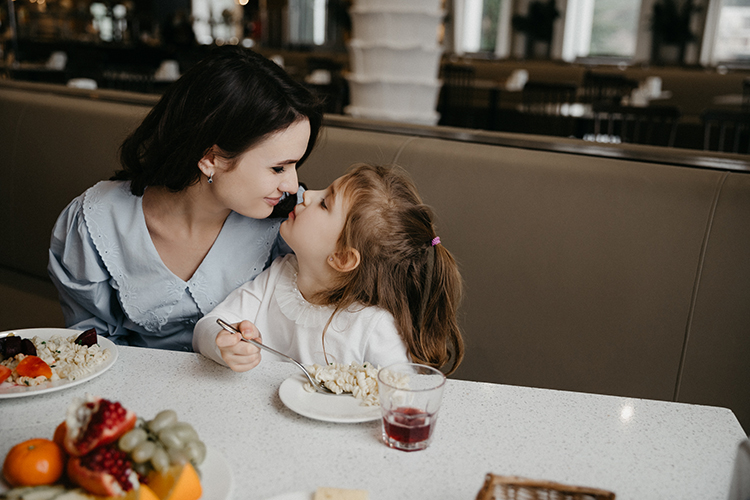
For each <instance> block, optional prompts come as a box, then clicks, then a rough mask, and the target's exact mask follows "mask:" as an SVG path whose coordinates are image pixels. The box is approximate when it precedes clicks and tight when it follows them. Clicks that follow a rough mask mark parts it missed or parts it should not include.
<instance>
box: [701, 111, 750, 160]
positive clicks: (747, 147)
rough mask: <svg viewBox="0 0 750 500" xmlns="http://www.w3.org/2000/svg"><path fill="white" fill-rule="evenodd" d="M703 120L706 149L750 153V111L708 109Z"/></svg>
mask: <svg viewBox="0 0 750 500" xmlns="http://www.w3.org/2000/svg"><path fill="white" fill-rule="evenodd" d="M701 121H702V122H703V149H704V150H714V151H723V152H727V153H740V154H750V111H734V110H728V109H707V110H705V111H704V112H703V113H702V114H701ZM714 131H715V132H714Z"/></svg>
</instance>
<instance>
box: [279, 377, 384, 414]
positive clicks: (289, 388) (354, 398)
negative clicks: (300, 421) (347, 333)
mask: <svg viewBox="0 0 750 500" xmlns="http://www.w3.org/2000/svg"><path fill="white" fill-rule="evenodd" d="M308 370H309V371H310V374H311V375H312V376H313V378H314V379H315V380H317V381H319V382H321V383H323V384H325V385H326V386H327V387H328V388H329V389H331V390H333V391H335V392H341V393H342V394H323V393H319V392H313V391H312V388H311V387H309V384H310V383H309V382H308V381H307V379H306V378H305V376H304V374H295V375H293V376H291V377H289V378H287V379H286V380H284V382H282V383H281V386H280V387H279V397H280V398H281V401H282V402H283V403H284V405H286V407H287V408H289V409H290V410H292V411H294V412H295V413H298V414H300V415H302V416H304V417H308V418H312V419H315V420H322V421H325V422H336V423H359V422H370V421H372V420H378V419H379V418H381V417H380V406H379V404H378V400H377V395H378V392H377V387H378V386H377V378H376V377H377V369H375V368H374V367H372V366H371V365H370V366H368V365H367V364H364V365H358V364H356V363H352V364H351V365H342V364H335V363H334V364H331V365H329V366H322V367H321V366H319V365H313V366H312V367H308Z"/></svg>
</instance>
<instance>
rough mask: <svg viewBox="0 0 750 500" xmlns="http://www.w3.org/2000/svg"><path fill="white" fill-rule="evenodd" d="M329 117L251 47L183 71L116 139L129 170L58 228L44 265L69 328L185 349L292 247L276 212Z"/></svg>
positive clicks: (284, 208) (76, 204) (82, 202)
mask: <svg viewBox="0 0 750 500" xmlns="http://www.w3.org/2000/svg"><path fill="white" fill-rule="evenodd" d="M321 120H322V111H321V106H320V103H319V101H318V100H317V99H316V98H315V97H314V96H313V95H312V94H311V93H310V92H309V91H307V90H306V89H305V88H304V87H302V86H301V85H299V84H297V83H295V82H294V81H293V80H291V79H290V78H289V77H288V75H287V74H286V73H285V72H284V70H282V69H281V68H279V67H278V66H277V65H276V64H274V63H273V62H271V61H269V60H267V59H266V58H264V57H262V56H260V55H258V54H256V53H254V52H252V51H250V50H247V49H242V48H240V47H236V46H225V47H220V48H217V49H215V50H214V51H212V53H211V54H210V55H209V56H208V57H207V58H206V59H205V60H203V61H201V62H200V63H198V64H197V65H196V66H195V67H193V68H192V69H191V70H189V71H188V72H186V73H185V75H184V76H183V77H182V78H180V79H179V80H178V81H177V82H175V83H174V84H173V85H172V86H171V87H170V88H169V89H168V91H167V92H166V93H165V94H164V96H163V97H162V98H161V100H160V101H159V102H158V103H157V104H156V106H155V107H154V108H153V110H152V111H151V112H150V113H149V115H148V116H147V117H146V118H145V119H144V121H143V122H142V123H141V125H140V126H139V127H138V128H137V129H136V130H135V132H133V134H132V135H131V136H130V137H128V138H127V139H126V140H125V141H124V143H123V144H122V147H121V150H120V162H121V164H122V169H121V170H119V171H118V172H116V173H115V175H114V177H113V178H112V180H110V181H103V182H100V183H98V184H96V185H95V186H93V187H92V188H89V189H88V190H87V191H86V192H85V193H83V194H82V195H81V196H79V197H78V198H76V199H74V200H73V201H72V202H71V203H70V205H68V207H67V208H66V209H65V210H64V211H63V212H62V214H61V215H60V217H59V218H58V220H57V223H56V224H55V227H54V229H53V232H52V239H51V244H50V260H49V266H48V270H49V273H50V276H51V278H52V280H53V282H54V283H55V285H56V286H57V289H58V291H59V293H60V301H61V304H62V307H63V314H64V316H65V322H66V324H67V326H68V327H70V328H75V329H79V330H82V329H88V328H96V330H97V332H98V333H99V334H101V335H105V336H108V337H110V338H111V339H112V340H113V341H114V342H116V343H120V344H128V345H136V346H144V347H155V348H162V349H172V350H185V351H189V350H191V349H192V336H193V326H194V325H195V323H196V322H197V321H198V319H200V318H201V317H202V316H203V315H204V314H205V313H206V312H208V311H210V310H211V309H213V308H214V307H215V306H216V305H217V304H218V303H219V302H221V301H222V300H223V299H224V298H225V297H226V295H227V294H228V293H229V292H230V291H232V290H233V289H235V288H237V287H238V286H240V285H241V284H243V283H244V282H246V281H248V280H250V279H252V278H254V277H255V276H256V275H257V274H258V273H260V272H261V271H262V270H263V269H264V268H265V267H267V265H268V264H269V263H270V262H271V260H272V259H273V258H274V257H275V256H276V255H278V254H281V253H286V252H287V251H288V247H286V245H284V244H283V240H281V239H280V237H279V236H278V232H279V225H280V224H281V221H282V219H281V218H280V217H285V216H286V214H287V213H288V212H289V210H291V208H293V206H294V204H295V203H296V198H297V197H296V193H297V191H298V189H299V185H298V181H297V172H296V168H297V167H298V166H299V165H300V164H301V163H302V162H303V161H304V160H305V159H306V158H307V156H308V155H309V153H310V151H311V149H312V147H313V146H314V144H315V141H316V139H317V136H318V131H319V129H320V125H321ZM288 195H291V196H288ZM282 201H286V203H284V202H282Z"/></svg>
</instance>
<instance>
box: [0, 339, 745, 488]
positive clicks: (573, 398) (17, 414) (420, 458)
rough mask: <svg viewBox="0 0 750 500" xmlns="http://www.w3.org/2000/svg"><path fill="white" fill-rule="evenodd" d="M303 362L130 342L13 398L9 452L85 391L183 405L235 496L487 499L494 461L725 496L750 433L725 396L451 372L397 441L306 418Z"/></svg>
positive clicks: (4, 417)
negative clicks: (704, 401) (694, 401)
mask: <svg viewBox="0 0 750 500" xmlns="http://www.w3.org/2000/svg"><path fill="white" fill-rule="evenodd" d="M296 371H297V369H296V368H295V367H294V366H293V365H291V364H288V363H283V362H279V361H275V360H273V359H272V358H271V357H270V356H266V357H265V358H264V360H263V362H262V363H261V364H260V365H259V366H258V367H257V368H256V369H255V370H252V371H251V372H248V373H245V374H236V373H233V372H231V371H230V370H228V369H226V368H223V367H220V366H218V365H216V364H215V363H213V362H212V361H209V360H207V359H205V358H203V357H201V356H199V355H196V354H190V353H179V352H169V351H158V350H148V349H139V348H132V347H119V359H118V360H117V362H116V363H115V365H114V366H113V367H112V368H111V369H110V370H109V371H107V372H106V373H104V374H103V375H101V376H100V377H97V378H95V379H93V380H91V381H89V382H86V383H84V384H81V385H78V386H75V387H71V388H69V389H67V390H63V391H58V392H53V393H48V394H42V395H37V396H34V397H25V398H18V399H4V400H0V456H3V457H4V456H5V454H6V453H7V451H8V449H9V448H10V447H11V446H12V445H13V444H15V443H17V442H19V441H22V440H25V439H29V438H32V437H40V436H41V437H51V435H52V432H53V430H54V428H55V426H56V425H57V424H58V423H59V422H60V421H61V420H62V419H63V416H64V413H65V408H66V407H67V405H68V403H69V402H70V401H71V399H72V398H73V397H74V396H81V395H83V394H85V393H86V392H89V393H91V394H95V395H99V396H102V397H105V398H108V399H111V400H116V401H120V402H121V403H122V404H123V405H124V406H126V407H127V408H129V409H132V410H133V411H135V412H136V413H138V414H140V415H142V416H144V417H145V418H151V417H153V416H154V415H155V414H156V413H157V412H158V411H159V410H162V409H165V408H173V409H175V410H176V411H177V413H178V415H179V416H180V418H181V419H182V420H185V421H188V422H190V423H192V424H193V425H194V426H195V427H196V429H197V430H198V432H199V434H200V435H201V437H202V439H203V440H204V441H205V442H206V443H207V444H208V446H209V448H210V449H211V450H212V451H214V452H216V453H217V454H218V455H220V456H222V457H223V458H225V459H226V460H227V462H229V463H230V464H231V469H232V470H231V475H232V480H231V482H232V494H231V498H234V499H261V500H263V499H267V498H271V497H274V496H277V495H280V494H283V493H289V492H295V491H307V492H312V491H314V490H315V488H316V487H318V486H333V487H339V488H360V489H366V490H368V491H369V492H370V498H371V499H372V500H386V499H388V500H390V499H403V498H409V499H430V500H439V499H464V500H469V499H473V498H475V496H476V494H477V492H478V491H479V488H480V487H481V485H482V482H483V480H484V476H485V474H486V473H487V472H494V473H497V474H503V475H521V476H526V477H531V478H536V479H548V480H553V481H559V482H563V483H569V484H577V485H582V486H592V487H597V488H603V489H608V490H612V491H614V492H615V493H616V494H617V498H618V499H619V500H648V499H657V498H658V499H664V498H684V499H688V498H695V499H701V500H707V499H712V498H713V499H721V500H725V499H726V496H727V492H728V488H729V484H730V479H731V474H732V468H733V463H734V459H735V455H736V450H737V445H738V444H739V442H740V441H741V440H742V439H744V438H745V437H746V435H745V433H744V432H743V430H742V428H741V426H740V424H739V423H738V421H737V419H736V418H735V416H734V415H733V414H732V412H731V411H729V410H727V409H723V408H715V407H707V406H696V405H686V404H679V403H669V402H658V401H648V400H639V399H629V398H624V397H612V396H601V395H592V394H582V393H572V392H562V391H551V390H544V389H533V388H524V387H514V386H507V385H496V384H486V383H477V382H466V381H459V380H449V381H448V384H447V386H446V391H445V394H444V399H443V407H442V410H441V413H440V419H439V422H438V424H437V429H436V434H435V438H434V441H433V443H432V445H431V447H430V448H428V449H427V450H424V451H420V452H415V453H404V452H399V451H396V450H392V449H390V448H388V447H386V446H385V445H383V444H382V443H381V442H380V440H379V435H380V423H379V422H368V423H364V424H334V423H326V422H320V421H315V420H310V419H308V418H305V417H301V416H298V415H297V414H296V413H293V412H292V411H291V410H289V409H287V408H286V407H285V406H284V405H283V403H282V402H281V400H280V399H279V396H278V387H279V385H280V384H281V382H282V381H283V380H284V379H285V378H286V377H288V376H290V375H292V374H295V373H296Z"/></svg>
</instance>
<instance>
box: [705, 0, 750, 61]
mask: <svg viewBox="0 0 750 500" xmlns="http://www.w3.org/2000/svg"><path fill="white" fill-rule="evenodd" d="M717 17H718V22H717V23H716V24H717V29H716V31H715V33H716V37H715V38H714V41H713V54H712V55H711V60H710V63H711V64H719V63H726V62H747V63H750V0H723V1H722V2H721V9H720V10H719V12H718V16H717Z"/></svg>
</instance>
